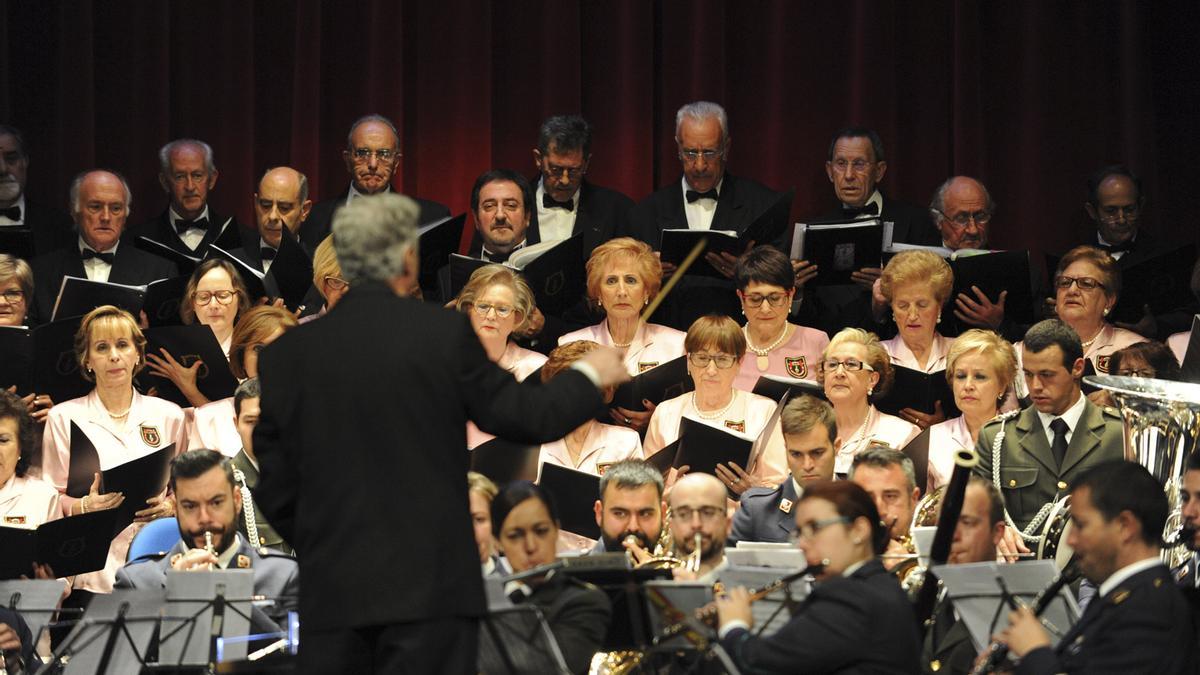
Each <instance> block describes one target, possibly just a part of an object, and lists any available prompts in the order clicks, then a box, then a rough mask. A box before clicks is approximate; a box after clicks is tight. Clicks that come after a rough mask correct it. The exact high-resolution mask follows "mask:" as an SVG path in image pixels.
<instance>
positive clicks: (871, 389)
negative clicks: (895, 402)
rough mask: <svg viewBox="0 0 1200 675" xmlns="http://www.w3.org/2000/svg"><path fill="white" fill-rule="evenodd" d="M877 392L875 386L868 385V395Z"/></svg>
mask: <svg viewBox="0 0 1200 675" xmlns="http://www.w3.org/2000/svg"><path fill="white" fill-rule="evenodd" d="M874 393H875V387H867V396H870V395H871V394H874Z"/></svg>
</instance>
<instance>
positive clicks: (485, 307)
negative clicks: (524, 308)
mask: <svg viewBox="0 0 1200 675" xmlns="http://www.w3.org/2000/svg"><path fill="white" fill-rule="evenodd" d="M471 306H472V307H473V308H474V309H475V313H476V314H478V315H479V316H487V315H488V312H490V311H492V310H495V311H496V316H498V317H500V318H501V319H507V318H508V315H509V314H512V313H513V309H515V308H514V307H511V306H509V305H490V304H488V303H486V302H476V303H474V304H473V305H471Z"/></svg>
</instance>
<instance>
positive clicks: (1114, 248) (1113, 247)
mask: <svg viewBox="0 0 1200 675" xmlns="http://www.w3.org/2000/svg"><path fill="white" fill-rule="evenodd" d="M1096 246H1097V248H1100V249H1103V250H1105V251H1108V252H1109V253H1127V252H1129V251H1132V250H1133V249H1135V248H1137V242H1135V241H1134V240H1133V239H1129V240H1127V241H1125V243H1123V244H1097V245H1096Z"/></svg>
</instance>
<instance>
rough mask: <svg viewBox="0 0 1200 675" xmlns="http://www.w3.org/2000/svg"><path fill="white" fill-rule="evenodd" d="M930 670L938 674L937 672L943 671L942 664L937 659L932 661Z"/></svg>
mask: <svg viewBox="0 0 1200 675" xmlns="http://www.w3.org/2000/svg"><path fill="white" fill-rule="evenodd" d="M929 669H930V670H932V671H933V672H935V673H936V672H937V671H939V670H941V669H942V662H941V661H938V660H937V659H934V660H932V661H930V662H929Z"/></svg>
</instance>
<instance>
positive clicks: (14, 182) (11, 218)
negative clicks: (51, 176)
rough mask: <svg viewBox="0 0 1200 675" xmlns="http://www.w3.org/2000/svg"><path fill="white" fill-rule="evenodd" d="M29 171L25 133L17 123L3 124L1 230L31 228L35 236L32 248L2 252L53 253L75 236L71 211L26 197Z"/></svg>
mask: <svg viewBox="0 0 1200 675" xmlns="http://www.w3.org/2000/svg"><path fill="white" fill-rule="evenodd" d="M28 172H29V153H28V151H27V150H26V148H25V138H24V136H22V135H21V132H20V130H18V129H17V128H16V127H10V126H8V125H6V124H0V233H6V232H13V231H16V230H29V231H30V235H29V236H31V237H32V250H28V251H22V250H17V248H16V247H14V248H12V249H11V250H3V249H0V252H2V253H10V254H12V255H16V256H18V257H24V258H29V257H33V256H35V255H41V254H43V253H49V252H50V251H53V250H54V249H56V248H59V247H61V246H66V245H67V244H69V243H71V239H72V238H73V237H72V236H71V219H70V218H68V217H67V214H65V213H62V212H60V211H57V210H55V209H51V208H47V207H45V206H42V205H40V204H35V203H33V202H30V201H29V200H28V199H26V197H25V181H26V178H27V177H28Z"/></svg>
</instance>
